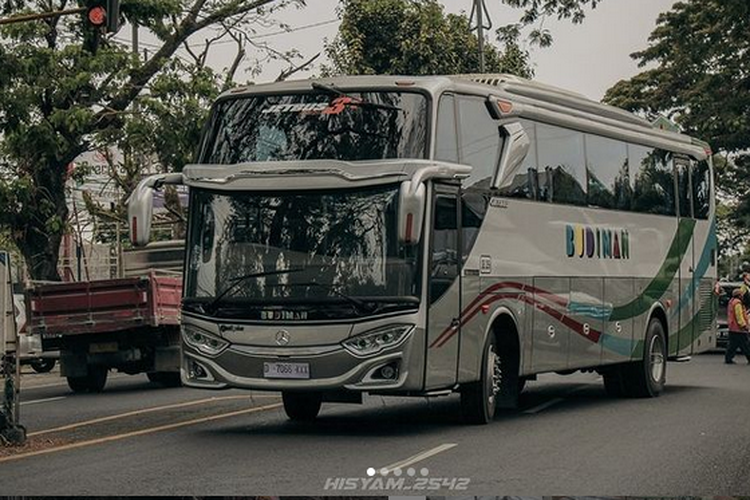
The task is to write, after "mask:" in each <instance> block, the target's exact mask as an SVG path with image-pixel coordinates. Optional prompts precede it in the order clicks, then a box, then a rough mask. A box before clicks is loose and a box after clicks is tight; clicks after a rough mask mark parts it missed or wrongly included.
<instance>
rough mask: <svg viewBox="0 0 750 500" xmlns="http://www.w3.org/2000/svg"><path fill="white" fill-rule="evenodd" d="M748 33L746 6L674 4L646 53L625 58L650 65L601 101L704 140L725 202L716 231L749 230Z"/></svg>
mask: <svg viewBox="0 0 750 500" xmlns="http://www.w3.org/2000/svg"><path fill="white" fill-rule="evenodd" d="M748 33H750V3H748V2H747V0H687V1H682V2H678V3H676V4H675V5H674V7H673V8H672V10H671V11H669V12H666V13H664V14H661V15H660V16H659V18H658V20H657V27H656V29H655V30H654V31H653V32H652V33H651V36H650V37H649V42H650V43H649V47H648V48H646V49H645V50H643V51H640V52H636V53H634V54H632V56H631V57H633V58H634V59H636V60H637V61H638V62H639V65H640V66H641V67H645V66H647V65H654V67H653V68H650V69H647V70H645V71H643V72H641V73H640V74H638V75H636V76H634V77H633V78H631V79H629V80H623V81H621V82H619V83H617V84H616V85H615V86H614V87H612V88H611V89H609V90H608V91H607V93H606V95H605V97H604V100H605V101H606V102H608V103H609V104H613V105H615V106H618V107H621V108H624V109H628V110H630V111H634V112H638V113H642V114H645V115H646V116H647V117H649V118H655V117H656V116H657V115H659V114H664V115H666V116H668V117H669V118H670V119H672V120H673V121H675V122H676V123H677V124H678V125H680V127H681V128H682V130H684V131H685V132H686V133H688V134H690V135H693V136H696V137H699V138H702V139H704V140H706V141H708V142H709V143H710V144H711V146H712V148H713V150H714V152H715V153H717V155H718V157H717V158H715V163H716V172H717V180H718V183H717V184H718V187H719V190H720V191H721V194H722V195H723V198H725V199H726V200H728V202H729V204H730V205H729V207H728V208H729V210H721V211H720V213H721V214H724V217H727V219H723V220H722V221H721V222H722V226H723V227H724V228H728V225H739V226H740V227H743V228H744V229H745V232H747V229H750V155H748V154H747V151H748V150H750V37H749V36H748ZM728 222H729V224H727V223H728ZM723 233H724V234H723V236H724V237H725V238H733V237H734V238H736V237H737V235H736V234H735V235H731V234H729V232H726V231H724V232H723ZM745 241H746V238H745ZM735 243H736V240H735Z"/></svg>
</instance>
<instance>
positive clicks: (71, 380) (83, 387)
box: [68, 366, 108, 393]
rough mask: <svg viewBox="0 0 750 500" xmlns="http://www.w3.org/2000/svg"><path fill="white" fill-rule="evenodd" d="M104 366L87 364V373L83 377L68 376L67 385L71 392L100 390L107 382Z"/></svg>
mask: <svg viewBox="0 0 750 500" xmlns="http://www.w3.org/2000/svg"><path fill="white" fill-rule="evenodd" d="M107 371H108V370H107V367H106V366H89V373H88V375H85V376H83V377H68V387H70V389H71V390H72V391H73V392H78V393H80V392H102V390H104V386H105V385H106V383H107Z"/></svg>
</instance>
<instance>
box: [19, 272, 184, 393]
mask: <svg viewBox="0 0 750 500" xmlns="http://www.w3.org/2000/svg"><path fill="white" fill-rule="evenodd" d="M181 295H182V277H181V276H176V275H158V274H157V273H156V272H153V271H152V272H149V273H148V274H147V275H145V276H141V277H132V278H118V279H109V280H96V281H80V282H71V283H64V282H61V283H42V284H32V285H31V286H30V287H29V288H27V290H26V311H27V329H28V331H29V333H30V334H35V333H38V334H40V335H41V338H42V345H43V348H44V350H45V351H47V350H57V349H59V350H60V373H61V375H62V376H64V377H67V379H68V385H69V386H70V388H71V389H72V390H73V391H74V392H100V391H102V390H103V389H104V385H105V384H106V382H107V373H108V372H109V370H110V369H116V370H118V371H121V372H124V373H128V374H136V373H143V372H145V373H147V374H148V378H149V380H151V381H152V382H156V383H159V384H162V385H167V386H176V385H179V384H180V371H179V367H180V350H179V349H180V347H179V335H180V326H179V324H180V300H181Z"/></svg>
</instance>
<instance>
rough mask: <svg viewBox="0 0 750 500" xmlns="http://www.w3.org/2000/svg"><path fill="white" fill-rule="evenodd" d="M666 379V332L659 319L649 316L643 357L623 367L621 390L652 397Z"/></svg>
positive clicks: (629, 393) (643, 396)
mask: <svg viewBox="0 0 750 500" xmlns="http://www.w3.org/2000/svg"><path fill="white" fill-rule="evenodd" d="M666 379H667V342H666V334H665V332H664V326H662V324H661V321H659V320H658V319H657V318H651V321H649V323H648V328H647V329H646V337H645V340H644V342H643V358H642V359H641V360H640V361H637V362H635V363H629V364H628V365H626V366H625V367H623V373H622V386H623V392H624V393H625V395H626V396H628V397H631V398H654V397H657V396H659V394H661V392H662V391H663V390H664V384H665V382H666Z"/></svg>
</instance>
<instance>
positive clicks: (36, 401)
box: [21, 396, 68, 406]
mask: <svg viewBox="0 0 750 500" xmlns="http://www.w3.org/2000/svg"><path fill="white" fill-rule="evenodd" d="M67 397H68V396H58V397H56V398H44V399H32V400H31V401H21V406H24V405H35V404H39V403H48V402H50V401H59V400H61V399H65V398H67Z"/></svg>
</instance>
